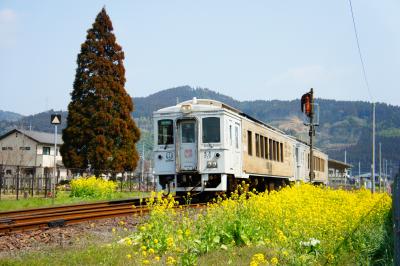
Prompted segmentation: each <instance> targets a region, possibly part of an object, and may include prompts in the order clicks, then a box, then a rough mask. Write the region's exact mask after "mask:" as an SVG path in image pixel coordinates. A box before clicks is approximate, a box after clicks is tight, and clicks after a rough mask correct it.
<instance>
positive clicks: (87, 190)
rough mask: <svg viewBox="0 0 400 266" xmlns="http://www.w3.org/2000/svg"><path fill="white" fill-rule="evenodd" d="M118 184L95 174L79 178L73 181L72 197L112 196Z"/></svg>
mask: <svg viewBox="0 0 400 266" xmlns="http://www.w3.org/2000/svg"><path fill="white" fill-rule="evenodd" d="M116 188H117V184H116V183H115V182H113V181H107V180H104V179H102V178H96V177H94V176H91V177H88V178H83V177H81V178H78V179H74V180H72V181H71V194H70V197H80V198H111V197H112V195H113V194H114V193H115V191H116Z"/></svg>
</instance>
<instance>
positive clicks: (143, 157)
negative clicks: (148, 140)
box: [140, 141, 144, 183]
mask: <svg viewBox="0 0 400 266" xmlns="http://www.w3.org/2000/svg"><path fill="white" fill-rule="evenodd" d="M143 174H144V141H143V145H142V175H141V181H140V182H141V183H142V182H143Z"/></svg>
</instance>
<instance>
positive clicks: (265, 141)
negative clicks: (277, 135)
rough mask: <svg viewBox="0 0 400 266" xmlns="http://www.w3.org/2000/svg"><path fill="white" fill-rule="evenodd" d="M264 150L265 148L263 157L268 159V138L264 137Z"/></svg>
mask: <svg viewBox="0 0 400 266" xmlns="http://www.w3.org/2000/svg"><path fill="white" fill-rule="evenodd" d="M264 150H265V153H264V155H265V157H264V158H265V159H267V160H268V138H266V137H264Z"/></svg>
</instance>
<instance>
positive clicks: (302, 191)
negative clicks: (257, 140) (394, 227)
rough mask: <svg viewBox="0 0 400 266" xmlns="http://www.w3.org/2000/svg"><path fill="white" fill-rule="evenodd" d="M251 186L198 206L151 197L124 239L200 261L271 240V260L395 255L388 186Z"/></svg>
mask: <svg viewBox="0 0 400 266" xmlns="http://www.w3.org/2000/svg"><path fill="white" fill-rule="evenodd" d="M244 191H247V188H246V187H244V188H243V189H241V191H240V190H239V192H235V193H234V194H233V196H232V197H231V198H230V199H224V200H223V199H221V198H219V199H217V200H216V201H215V203H214V204H211V205H209V206H208V208H207V209H205V210H199V211H198V212H194V211H193V210H192V209H187V210H186V211H185V210H184V211H176V209H173V208H172V207H173V206H174V205H175V202H174V201H173V199H172V198H161V196H160V195H158V196H157V197H154V198H150V200H149V201H148V205H149V206H150V208H151V209H152V211H151V213H150V215H149V219H148V220H147V221H146V223H145V224H143V225H142V226H140V227H139V230H138V231H137V232H134V233H133V234H132V236H131V237H129V238H124V239H123V242H124V243H125V244H127V245H134V246H137V247H138V248H140V249H141V250H144V251H146V250H148V251H150V250H152V252H151V254H154V255H152V256H149V254H147V253H144V255H143V256H144V257H146V259H148V260H152V259H154V256H156V255H159V256H169V257H171V258H173V259H174V260H177V261H179V263H180V264H181V265H194V264H196V263H197V261H198V258H199V256H203V255H205V254H207V253H210V252H214V251H218V250H220V249H223V250H230V249H232V248H235V247H241V246H247V247H249V246H262V247H264V249H265V253H264V252H263V254H262V256H263V257H265V258H266V259H268V261H269V262H270V264H272V265H275V264H277V263H278V262H279V264H281V265H321V264H325V263H328V264H330V263H334V264H337V265H342V264H343V263H350V264H357V265H358V264H359V265H369V264H370V263H374V262H377V261H381V262H384V263H389V262H390V261H391V258H392V255H391V254H390V249H391V247H390V245H388V244H387V242H388V240H389V239H390V237H389V234H390V232H391V231H390V228H388V227H387V226H386V223H387V222H390V217H389V213H390V208H391V198H390V197H389V196H388V195H387V194H379V193H376V194H371V192H370V191H367V190H359V191H351V192H348V191H343V190H331V189H327V188H323V187H315V186H311V185H301V186H295V187H286V188H284V189H282V190H281V191H279V192H272V193H267V192H266V193H259V194H256V193H251V192H248V193H244ZM134 250H136V248H135V247H134ZM260 256H261V255H259V256H258V257H260ZM256 257H257V256H256Z"/></svg>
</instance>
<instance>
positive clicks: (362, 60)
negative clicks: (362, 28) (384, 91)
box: [349, 0, 374, 102]
mask: <svg viewBox="0 0 400 266" xmlns="http://www.w3.org/2000/svg"><path fill="white" fill-rule="evenodd" d="M349 5H350V11H351V17H352V19H353V28H354V34H355V36H356V40H357V48H358V55H359V56H360V61H361V66H362V71H363V76H364V81H365V85H366V86H367V89H368V94H369V97H370V99H371V101H372V102H373V101H374V100H373V97H372V93H371V90H370V88H369V83H368V79H367V73H366V71H365V65H364V59H363V57H362V53H361V49H360V41H359V40H358V33H357V27H356V22H355V19H354V12H353V5H352V4H351V0H349Z"/></svg>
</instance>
